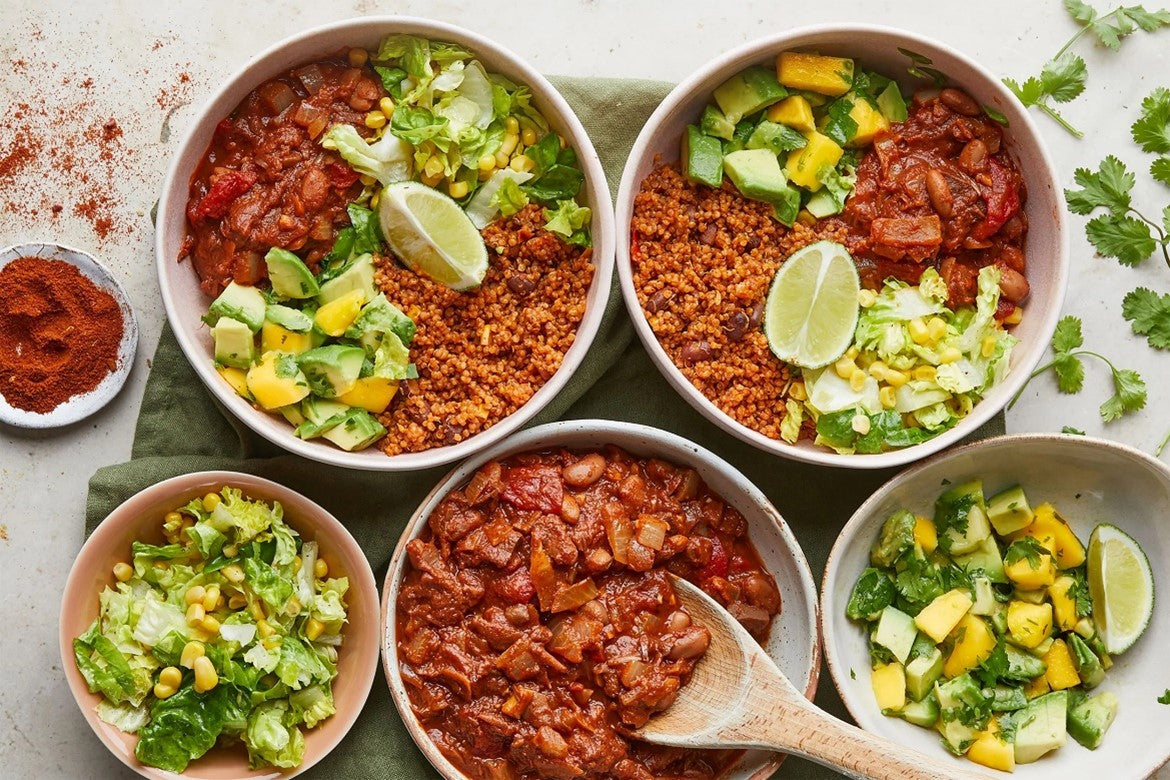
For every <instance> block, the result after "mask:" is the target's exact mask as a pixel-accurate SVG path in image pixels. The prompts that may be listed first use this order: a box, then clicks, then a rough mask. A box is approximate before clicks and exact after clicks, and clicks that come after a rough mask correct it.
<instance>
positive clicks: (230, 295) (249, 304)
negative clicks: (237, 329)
mask: <svg viewBox="0 0 1170 780" xmlns="http://www.w3.org/2000/svg"><path fill="white" fill-rule="evenodd" d="M267 307H268V302H267V301H265V300H264V293H262V292H260V290H258V289H257V288H255V287H249V286H248V285H244V284H236V283H235V282H231V283H229V284H228V286H227V287H225V288H224V291H223V292H221V293H220V294H219V297H218V298H216V299H215V300H214V301H212V302H211V306H209V307H208V309H207V314H205V315H203V321H204V322H206V323H207V324H208V325H211V326H214V325H215V323H217V322H219V318H220V317H231V318H232V319H233V320H239V321H240V322H242V323H244V324H245V325H247V326H248V329H249V330H251V331H252V332H253V333H255V332H257V331H258V330H260V326H261V325H263V324H264V311H265V309H266V308H267Z"/></svg>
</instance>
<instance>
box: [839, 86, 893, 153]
mask: <svg viewBox="0 0 1170 780" xmlns="http://www.w3.org/2000/svg"><path fill="white" fill-rule="evenodd" d="M849 116H851V117H852V118H853V121H854V122H856V123H857V132H855V133H854V134H853V137H852V138H850V139H849V144H848V145H849V146H869V144H871V143H873V139H874V136H876V135H877V134H878V133H880V132H882V131H883V130H888V129H889V128H890V120H888V119H886V116H885V114H883V113H882V112H881V111H879V110H878V109H876V108H875V107H873V106H871V105H870V104H869V101H868V100H866V99H865V98H860V97H859V98H857V99H856V100H855V101H853V108H851V109H850V110H849Z"/></svg>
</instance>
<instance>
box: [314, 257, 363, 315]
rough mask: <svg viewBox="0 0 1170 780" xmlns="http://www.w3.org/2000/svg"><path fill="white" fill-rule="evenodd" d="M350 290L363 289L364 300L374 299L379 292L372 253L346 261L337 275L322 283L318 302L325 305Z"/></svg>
mask: <svg viewBox="0 0 1170 780" xmlns="http://www.w3.org/2000/svg"><path fill="white" fill-rule="evenodd" d="M350 290H361V291H362V300H363V302H364V301H369V300H373V298H374V296H375V295H377V294H378V287H377V285H376V284H375V283H374V258H373V256H372V255H358V256H357V257H355V258H353V259H352V260H350V261H349V262H348V263H346V265H345V267H344V268H343V269H342V270H341V272H340V273H339V274H337V276H334V277H333V278H332V279H330V280H329V281H327V282H325V283H324V284H322V285H321V291H320V292H318V293H317V303H319V304H321V305H322V306H324V305H325V304H327V303H329V302H330V301H333V300H336V299H338V298H340V297H341V296H343V295H345V294H346V293H347V292H349V291H350Z"/></svg>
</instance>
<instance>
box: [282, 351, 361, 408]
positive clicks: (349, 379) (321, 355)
mask: <svg viewBox="0 0 1170 780" xmlns="http://www.w3.org/2000/svg"><path fill="white" fill-rule="evenodd" d="M365 359H366V351H365V350H364V349H362V348H361V347H350V346H346V345H344V344H330V345H328V346H324V347H317V348H315V349H310V350H309V351H308V352H302V353H301V354H300V355H298V356H297V365H298V366H300V369H301V371H303V372H304V373H305V378H306V379H307V380H309V388H310V389H311V390H312V392H313V394H314V395H319V396H321V397H322V398H336V397H337V396H339V395H342V394H344V393H348V392H349V391H350V390H352V389H353V386H354V384H356V383H357V379H358V375H359V374H361V370H362V363H363V362H364V361H365Z"/></svg>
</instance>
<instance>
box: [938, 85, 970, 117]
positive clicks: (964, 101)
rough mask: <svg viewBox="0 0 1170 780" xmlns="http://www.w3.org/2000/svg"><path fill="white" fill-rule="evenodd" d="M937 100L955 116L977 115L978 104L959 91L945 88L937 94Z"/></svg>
mask: <svg viewBox="0 0 1170 780" xmlns="http://www.w3.org/2000/svg"><path fill="white" fill-rule="evenodd" d="M938 99H939V100H941V101H942V103H943V105H944V106H946V107H947V108H949V109H950V110H952V111H954V112H955V113H956V114H962V115H963V116H978V115H979V104H978V103H976V102H975V101H974V100H973V99H972V98H971V96H970V95H968V94H967V93H966V92H964V91H962V90H961V89H955V88H954V87H947V88H946V89H944V90H943V91H942V92H940V93H938Z"/></svg>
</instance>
